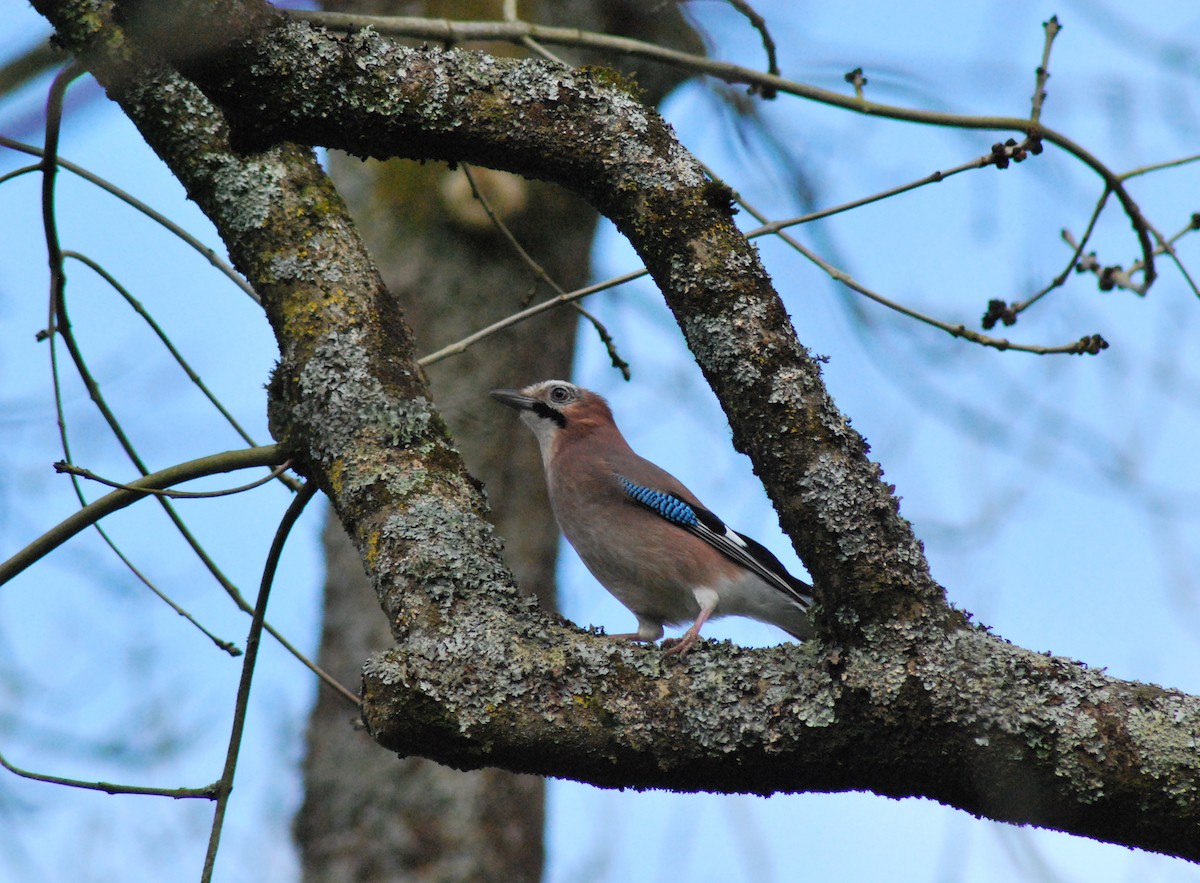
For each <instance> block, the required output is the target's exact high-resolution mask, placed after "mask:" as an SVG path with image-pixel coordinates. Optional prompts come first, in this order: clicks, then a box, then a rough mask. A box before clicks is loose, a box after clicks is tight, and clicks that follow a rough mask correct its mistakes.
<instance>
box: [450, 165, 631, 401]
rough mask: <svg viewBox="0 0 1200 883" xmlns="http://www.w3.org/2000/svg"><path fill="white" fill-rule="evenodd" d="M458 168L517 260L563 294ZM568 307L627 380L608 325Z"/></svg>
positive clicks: (625, 366)
mask: <svg viewBox="0 0 1200 883" xmlns="http://www.w3.org/2000/svg"><path fill="white" fill-rule="evenodd" d="M461 167H462V170H463V174H464V175H466V177H467V183H468V184H470V185H471V193H473V194H474V195H475V198H476V199H477V200H478V201H479V205H480V206H482V208H483V210H484V212H485V213H486V214H487V216H488V219H489V220H490V221H491V222H492V225H493V226H494V227H495V228H496V229H497V230H498V231H499V232H500V235H502V236H503V237H504V239H505V240H506V241H507V242H508V244H509V245H510V246H511V247H512V249H513V251H515V252H516V253H517V256H518V257H519V258H520V259H521V261H522V262H523V263H524V264H525V265H526V266H527V267H529V269H530V270H532V271H533V274H534V275H535V276H537V277H538V278H539V279H541V280H542V281H543V282H544V283H545V284H546V285H548V286H550V288H551V289H553V290H554V291H555V292H557V293H558V295H559V297H562V296H563V295H565V294H566V290H565V289H564V288H563V287H562V286H561V285H559V284H558V282H557V281H556V280H555V279H554V278H553V277H552V276H551V275H550V274H549V273H547V272H546V269H545V268H544V267H543V266H542V265H541V264H539V263H538V262H537V261H536V260H534V259H533V255H531V254H530V253H529V252H528V251H526V250H525V247H524V246H523V245H521V243H520V241H519V240H518V239H517V237H516V236H515V235H514V234H513V232H512V231H511V230H510V229H509V228H508V225H507V224H505V223H504V221H503V220H502V219H501V218H500V216H499V215H498V214H496V212H495V211H494V210H493V208H492V205H491V203H490V202H489V201H488V199H487V197H486V196H485V195H484V193H483V191H482V189H481V188H480V187H479V184H478V182H477V181H476V180H475V175H474V174H472V172H471V167H470V166H468V165H467V164H466V163H461ZM571 306H572V307H574V308H575V311H576V312H577V313H579V315H581V316H582V317H583V318H585V319H586V320H587V321H588V322H590V323H591V325H592V328H594V329H595V331H596V334H597V335H599V337H600V341H601V343H603V344H604V348H605V350H607V352H608V358H609V361H611V362H612V366H613V367H614V368H616V369H617V370H618V371H620V372H621V376H622V377H624V378H625V379H626V380H628V379H629V377H630V374H629V363H628V362H626V361H625V360H624V359H622V358H621V354H620V353H619V352H618V351H617V344H616V341H614V340H613V338H612V335H611V334H609V333H608V328H606V327H605V325H604V323H603V322H601V321H600V320H599V319H597V318H596V317H595V316H593V315H592V314H591V313H589V312H588V311H587V310H585V309H584V308H583V307H582V306H580V305H579V304H578V303H576V302H574V301H572V302H571Z"/></svg>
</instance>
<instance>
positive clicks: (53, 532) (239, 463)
mask: <svg viewBox="0 0 1200 883" xmlns="http://www.w3.org/2000/svg"><path fill="white" fill-rule="evenodd" d="M286 459H287V453H286V452H285V451H284V449H283V448H282V447H280V446H279V445H264V446H262V447H258V448H241V449H238V450H235V451H225V452H224V453H221V454H210V455H209V456H207V457H200V458H199V459H197V460H189V461H188V462H186V463H179V464H177V465H175V466H168V467H167V468H166V469H162V470H160V471H158V472H153V473H151V474H150V475H147V476H145V477H143V478H139V479H137V480H135V481H131V482H130V483H129V484H128V485H125V486H124V487H123V488H122V489H121V490H115V491H113V492H112V493H111V494H105V495H104V496H103V497H101V498H100V499H98V500H96V501H95V502H92V503H89V504H88V505H86V506H84V507H83V508H82V509H80V510H79V511H78V512H75V513H74V514H72V515H70V516H69V517H67V518H64V519H63V520H62V521H60V522H59V523H58V524H56V525H55V526H54V527H53V528H51V529H50V530H48V531H46V532H45V533H44V534H42V535H41V536H40V537H38V538H37V539H36V540H34V541H33V542H32V543H30V544H29V545H27V546H26V547H25V548H23V549H22V550H21V551H19V552H17V554H15V555H13V556H12V557H11V558H9V559H8V560H7V561H5V562H4V563H3V564H0V585H3V584H4V583H6V582H8V581H9V580H10V579H12V578H13V577H15V576H16V575H17V574H19V573H21V571H23V570H25V568H27V567H29V566H30V565H32V564H33V563H35V562H36V561H39V560H40V559H42V558H43V557H45V556H46V555H48V554H49V553H50V552H52V551H54V550H55V549H57V548H58V547H59V546H61V545H62V544H63V543H65V542H66V541H67V540H69V539H71V537H73V536H75V534H77V533H79V532H80V531H82V530H85V529H86V528H88V527H91V526H92V525H93V524H95V523H96V522H98V521H99V520H100V519H101V518H104V517H105V516H106V515H111V514H112V513H113V512H116V511H118V510H120V509H124V508H125V507H126V506H129V505H131V504H133V503H136V502H137V501H138V500H141V499H144V498H145V497H148V496H151V495H152V494H153V493H154V492H155V491H156V490H161V489H163V488H168V487H171V486H173V485H176V484H180V483H181V482H185V481H191V480H192V479H194V478H203V477H204V476H206V475H217V474H218V473H222V472H234V471H236V470H238V469H249V468H251V467H254V466H278V465H279V464H280V463H282V462H283V461H284V460H286Z"/></svg>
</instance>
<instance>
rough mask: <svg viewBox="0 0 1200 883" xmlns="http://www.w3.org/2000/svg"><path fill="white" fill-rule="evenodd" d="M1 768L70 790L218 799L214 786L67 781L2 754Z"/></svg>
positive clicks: (0, 755)
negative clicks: (28, 768)
mask: <svg viewBox="0 0 1200 883" xmlns="http://www.w3.org/2000/svg"><path fill="white" fill-rule="evenodd" d="M0 767H4V769H6V770H8V771H9V772H10V773H13V774H14V775H17V776H20V777H21V778H22V779H32V780H33V781H35V782H48V783H49V784H51V785H64V786H66V787H68V788H82V789H84V790H86V791H103V792H104V793H105V794H145V795H149V796H152V797H173V798H175V799H176V800H179V799H184V798H196V797H199V798H203V799H205V800H216V798H217V791H216V787H215V786H213V785H205V786H204V787H203V788H154V787H151V786H146V785H118V784H116V783H115V782H87V781H84V780H82V779H65V778H63V777H62V776H51V775H49V774H47V773H35V772H32V771H30V770H25V769H21V767H19V766H14V765H13V764H11V763H9V762H8V760H7V759H6V758H5V757H4V755H3V754H0Z"/></svg>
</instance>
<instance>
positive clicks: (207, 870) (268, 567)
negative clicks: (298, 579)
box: [200, 481, 317, 883]
mask: <svg viewBox="0 0 1200 883" xmlns="http://www.w3.org/2000/svg"><path fill="white" fill-rule="evenodd" d="M316 492H317V484H316V482H314V481H309V482H308V483H307V484H305V485H304V487H303V488H301V489H300V492H299V493H298V494H296V496H295V498H294V499H293V500H292V502H291V504H290V505H289V506H288V508H287V511H286V512H284V514H283V518H282V519H281V520H280V522H279V527H278V529H277V530H276V531H275V537H274V539H272V541H271V548H270V550H269V551H268V552H267V560H266V563H265V564H264V565H263V574H262V580H261V582H260V583H259V587H258V598H257V599H256V600H255V602H254V616H253V617H252V618H251V620H250V633H249V634H248V635H247V636H246V656H245V658H244V659H243V660H242V677H241V679H240V681H239V682H238V691H237V699H236V701H235V702H234V706H233V724H232V726H231V727H230V733H229V746H228V748H227V750H226V752H225V769H224V770H223V771H222V773H221V778H220V780H219V781H218V782H217V805H216V809H215V810H214V811H213V823H212V831H211V833H210V834H209V839H208V850H207V852H206V853H205V856H204V870H203V872H202V873H201V875H200V879H201V881H202V883H210V881H211V880H212V873H213V865H214V864H215V862H216V860H217V846H218V845H219V844H220V842H221V829H222V827H223V826H224V822H225V810H226V808H227V807H228V806H229V795H230V794H231V793H232V792H233V779H234V775H235V773H236V772H237V762H238V753H239V752H240V751H241V747H242V735H243V733H244V732H245V729H246V712H247V711H248V710H249V706H250V685H251V682H252V681H253V680H254V666H255V663H256V662H257V661H258V648H259V646H260V644H261V640H262V632H263V625H264V624H265V619H266V615H267V600H268V598H269V597H270V595H271V585H272V583H274V581H275V571H276V569H277V568H278V566H279V557H280V555H282V554H283V546H284V543H285V542H287V538H288V535H289V534H290V533H291V531H292V527H293V526H295V524H296V521H297V520H299V518H300V515H301V514H302V513H303V512H304V507H305V506H307V505H308V504H309V501H311V500H312V498H313V495H314V494H316Z"/></svg>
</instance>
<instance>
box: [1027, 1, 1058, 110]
mask: <svg viewBox="0 0 1200 883" xmlns="http://www.w3.org/2000/svg"><path fill="white" fill-rule="evenodd" d="M1042 29H1043V30H1044V31H1045V32H1046V42H1045V43H1044V44H1043V45H1042V63H1041V64H1039V65H1038V68H1037V80H1036V81H1035V82H1034V86H1033V99H1032V101H1031V102H1030V104H1031V107H1030V113H1029V121H1030V122H1031V123H1033V124H1034V125H1035V126H1036V125H1037V124H1038V122H1039V121H1040V120H1041V118H1042V105H1043V104H1045V103H1046V81H1047V80H1049V79H1050V47H1051V46H1053V45H1054V38H1055V37H1057V36H1058V32H1059V31H1061V30H1062V25H1060V24H1059V23H1058V16H1057V15H1052V16H1050V19H1049V21H1044V22H1042Z"/></svg>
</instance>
